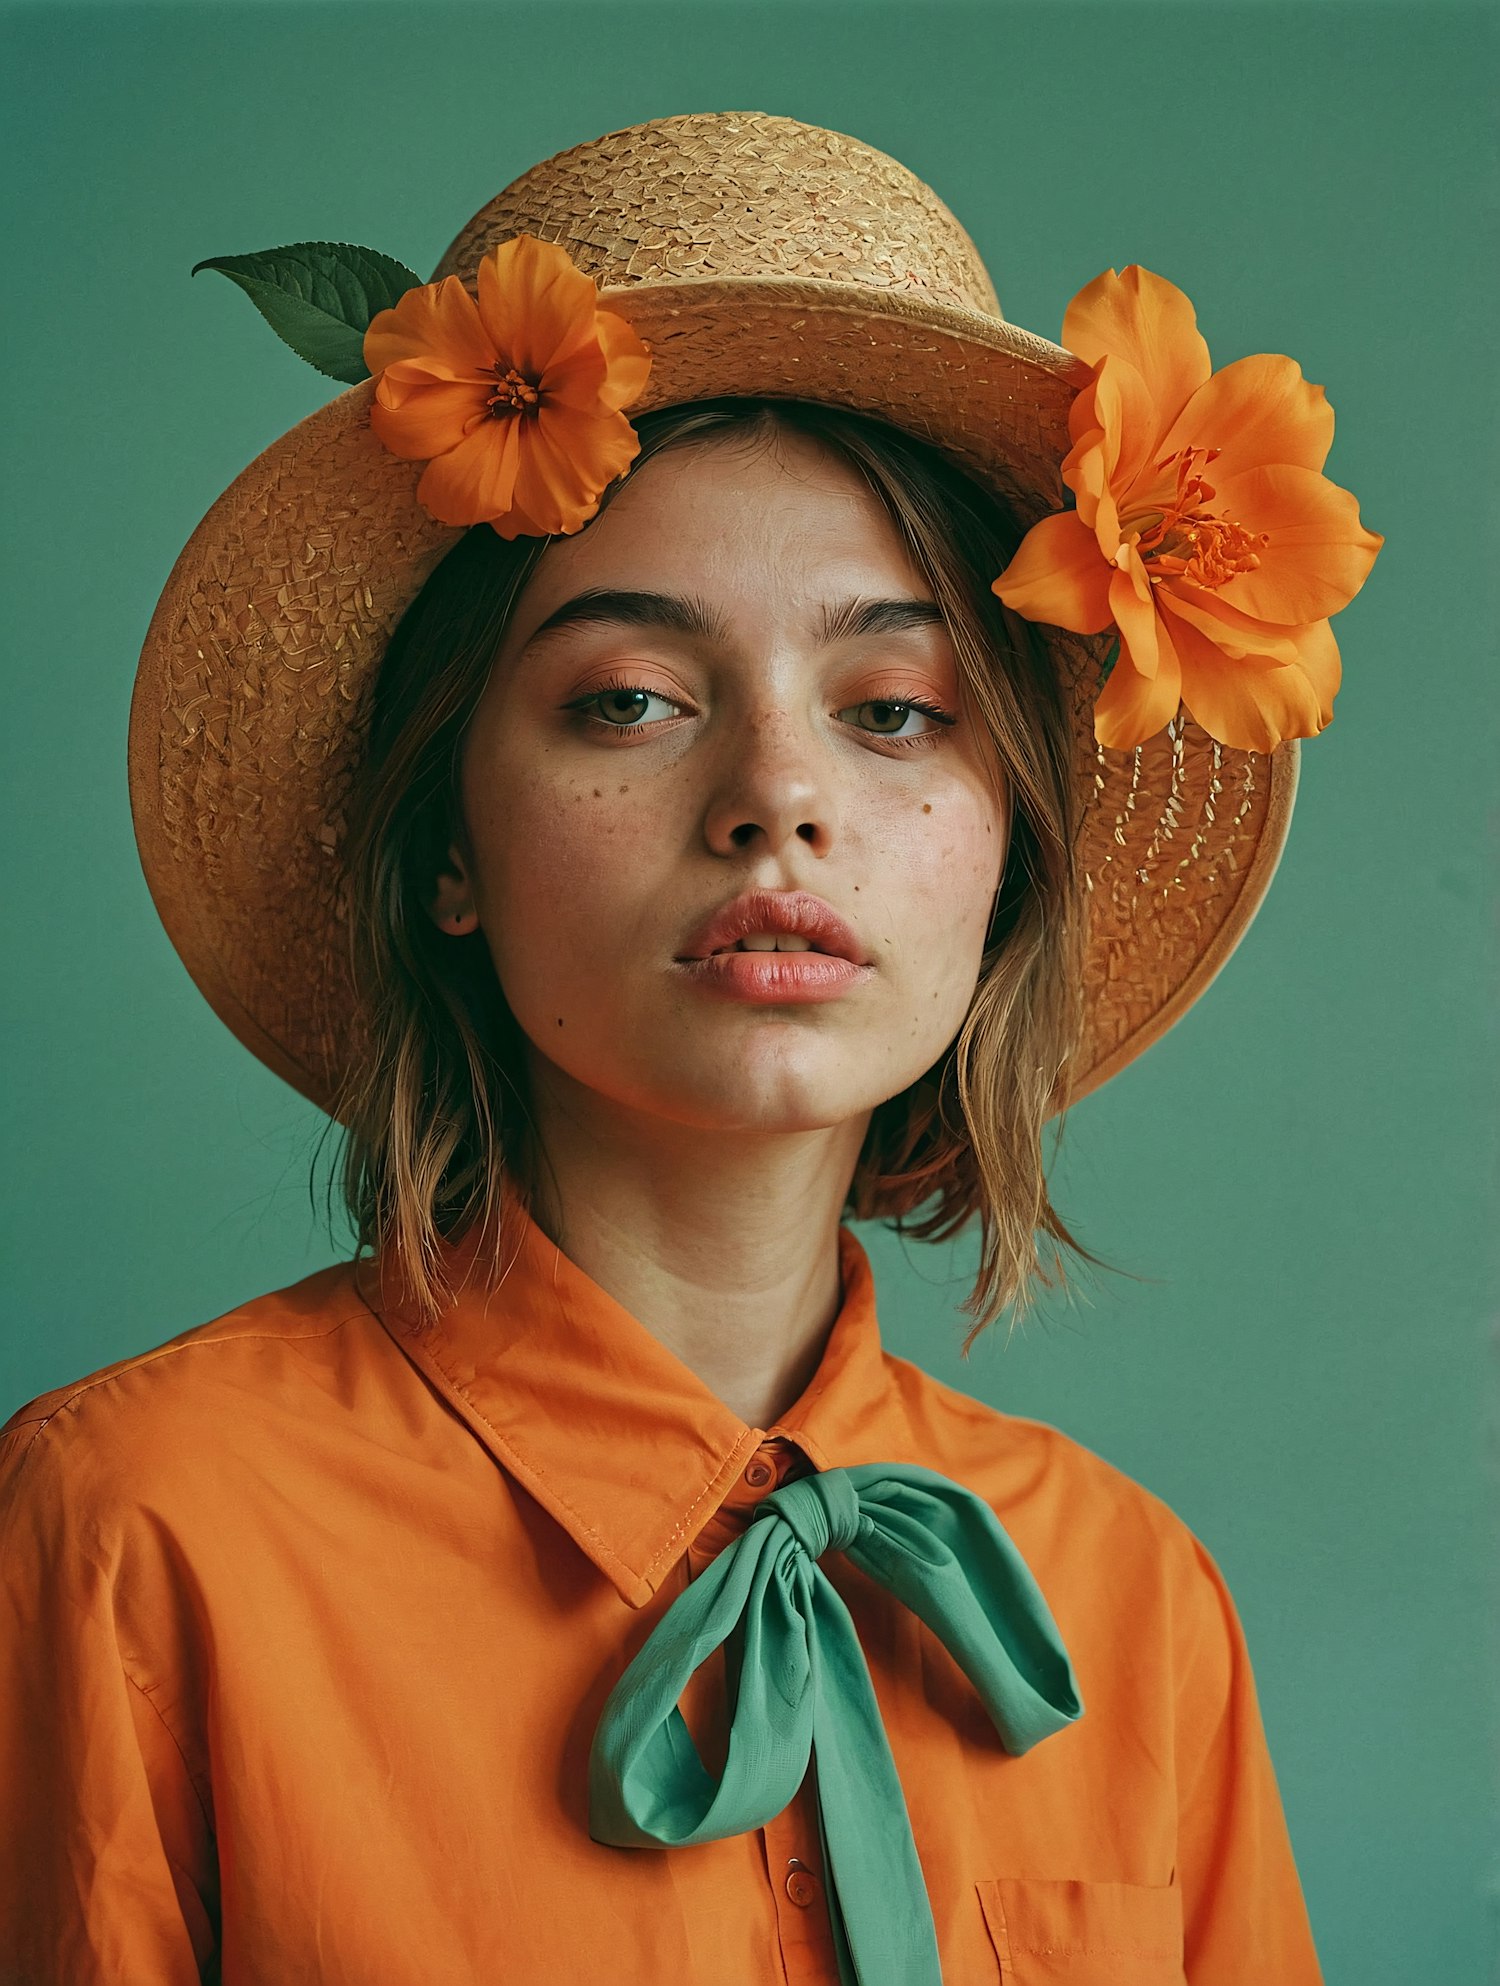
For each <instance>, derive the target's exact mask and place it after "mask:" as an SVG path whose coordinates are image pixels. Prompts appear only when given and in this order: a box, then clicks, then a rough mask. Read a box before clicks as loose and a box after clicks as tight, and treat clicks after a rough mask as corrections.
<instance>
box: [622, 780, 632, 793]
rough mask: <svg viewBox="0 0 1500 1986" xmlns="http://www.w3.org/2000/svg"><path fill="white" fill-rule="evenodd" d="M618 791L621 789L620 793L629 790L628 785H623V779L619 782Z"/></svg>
mask: <svg viewBox="0 0 1500 1986" xmlns="http://www.w3.org/2000/svg"><path fill="white" fill-rule="evenodd" d="M620 791H621V792H622V793H628V792H629V791H630V788H629V787H628V786H626V785H625V784H624V783H623V781H622V782H621V785H620Z"/></svg>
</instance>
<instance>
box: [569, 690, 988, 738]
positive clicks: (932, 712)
mask: <svg viewBox="0 0 1500 1986" xmlns="http://www.w3.org/2000/svg"><path fill="white" fill-rule="evenodd" d="M620 695H626V696H654V697H655V698H656V699H657V701H658V702H660V703H675V702H676V698H675V697H669V696H663V695H662V694H661V692H660V690H648V689H647V688H646V687H645V685H644V684H643V683H632V682H629V681H627V680H626V679H625V678H624V677H619V678H617V679H614V680H611V681H610V682H607V683H601V684H600V685H599V687H598V689H596V690H590V691H589V693H588V695H587V696H581V697H575V698H574V699H573V701H572V702H571V703H565V704H564V705H563V709H564V710H572V711H576V712H577V713H578V714H579V716H580V717H581V718H582V719H583V721H584V723H585V724H587V725H589V726H590V727H592V728H596V729H598V730H600V731H607V732H609V733H610V734H611V735H612V736H614V737H621V736H624V737H629V736H630V735H631V734H632V733H634V732H637V731H648V730H650V729H651V728H652V727H651V726H650V725H648V724H611V723H610V721H609V719H608V718H607V717H597V716H595V715H594V713H593V712H592V711H591V710H590V709H589V705H590V704H592V703H597V702H598V701H599V699H600V698H601V697H606V696H620ZM872 703H878V704H884V705H886V706H887V707H888V708H889V709H892V710H916V711H920V712H921V714H922V715H923V716H924V717H930V718H932V719H933V720H934V721H935V722H936V723H937V724H938V725H939V726H940V727H944V728H946V727H947V726H949V725H953V724H956V723H957V722H958V719H957V718H956V717H955V716H954V715H953V713H952V712H951V711H949V710H944V709H942V708H941V707H940V706H939V705H938V704H935V703H929V702H928V701H927V700H926V698H924V697H915V696H906V697H895V696H868V697H865V698H863V699H862V700H861V702H860V703H858V704H850V705H848V706H847V707H848V708H849V709H851V710H859V709H863V707H864V705H865V704H872ZM941 735H942V730H941V729H939V730H936V731H919V732H917V733H916V734H915V735H914V736H913V737H910V738H894V737H892V736H891V734H890V732H888V731H867V732H866V733H865V736H866V737H867V738H879V739H880V740H881V742H882V743H883V744H887V745H895V746H896V747H897V749H898V750H901V751H906V750H909V749H910V748H911V747H912V746H915V745H930V744H932V743H933V742H934V741H935V740H936V739H937V738H939V737H940V736H941Z"/></svg>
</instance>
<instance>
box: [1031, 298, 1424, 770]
mask: <svg viewBox="0 0 1500 1986" xmlns="http://www.w3.org/2000/svg"><path fill="white" fill-rule="evenodd" d="M1063 343H1064V344H1065V345H1066V346H1067V348H1068V349H1069V350H1070V351H1072V352H1075V353H1076V354H1077V355H1078V357H1079V358H1081V359H1083V360H1085V361H1086V362H1087V363H1088V364H1089V365H1091V366H1092V367H1093V378H1092V379H1091V380H1090V382H1089V383H1088V384H1087V385H1086V386H1084V387H1083V388H1082V390H1081V391H1080V392H1079V394H1078V396H1077V398H1076V399H1075V400H1074V402H1073V404H1072V407H1071V409H1070V410H1069V415H1068V428H1069V433H1070V434H1071V436H1072V441H1073V446H1072V448H1071V450H1070V451H1069V453H1068V455H1067V457H1066V459H1065V460H1064V462H1063V465H1062V477H1063V481H1064V482H1065V483H1066V484H1067V486H1068V488H1069V489H1070V490H1072V492H1073V494H1074V498H1075V504H1076V507H1075V508H1074V509H1072V510H1067V511H1059V512H1056V513H1054V514H1053V515H1052V516H1050V517H1044V518H1043V519H1042V520H1041V522H1040V523H1038V524H1036V525H1034V526H1033V527H1032V529H1031V530H1030V531H1028V532H1027V534H1026V536H1025V538H1024V539H1023V540H1022V542H1021V545H1020V547H1019V549H1018V551H1017V553H1016V556H1015V557H1014V558H1013V559H1012V560H1011V562H1010V564H1009V565H1008V566H1007V567H1006V569H1005V571H1004V572H1003V573H1002V574H1001V575H1000V577H999V578H998V579H997V580H995V582H994V591H995V592H996V593H997V594H998V595H999V597H1000V599H1001V600H1003V601H1004V602H1005V604H1006V606H1008V607H1012V608H1014V609H1015V611H1016V612H1017V613H1019V614H1024V615H1025V616H1026V618H1027V619H1028V620H1034V621H1048V622H1051V623H1052V624H1053V625H1054V626H1056V627H1065V628H1071V629H1073V630H1074V631H1075V632H1076V633H1078V634H1099V633H1102V632H1103V631H1104V629H1106V628H1108V627H1110V626H1111V625H1113V627H1114V629H1115V631H1116V633H1117V636H1118V642H1119V648H1118V655H1117V658H1116V660H1115V664H1114V667H1113V668H1112V669H1111V671H1110V674H1109V679H1108V681H1107V682H1106V684H1105V686H1104V688H1103V690H1102V691H1101V693H1100V695H1099V699H1098V702H1097V703H1096V705H1095V709H1094V735H1095V736H1096V737H1097V739H1098V740H1099V742H1100V744H1102V745H1112V746H1116V747H1121V748H1129V747H1130V746H1133V745H1138V744H1140V743H1141V742H1142V741H1143V740H1144V739H1146V738H1149V737H1151V736H1153V735H1154V734H1155V733H1156V732H1157V731H1159V730H1160V729H1161V728H1162V726H1163V725H1164V724H1166V723H1168V722H1169V721H1170V720H1171V719H1172V718H1173V717H1175V716H1176V714H1177V707H1178V704H1179V702H1181V703H1183V704H1185V705H1186V706H1187V709H1188V712H1189V714H1190V715H1191V716H1192V718H1193V719H1194V721H1195V722H1196V723H1197V724H1199V725H1201V727H1202V728H1203V729H1204V730H1205V731H1207V732H1208V733H1209V734H1210V736H1212V737H1215V738H1217V739H1218V740H1219V741H1220V742H1221V743H1222V744H1226V745H1232V746H1235V747H1237V748H1238V749H1240V750H1242V751H1252V752H1269V751H1272V750H1274V748H1275V747H1276V746H1277V745H1278V744H1280V743H1281V741H1282V739H1284V738H1310V737H1313V736H1314V735H1315V734H1316V733H1317V732H1319V731H1321V730H1322V729H1323V727H1324V726H1325V725H1326V724H1328V723H1329V722H1330V721H1331V720H1332V717H1333V699H1334V694H1335V692H1336V691H1337V689H1338V686H1339V680H1340V675H1341V665H1340V662H1339V651H1338V647H1337V644H1336V643H1335V641H1334V638H1333V634H1332V632H1331V630H1330V628H1329V625H1328V617H1329V616H1330V615H1331V614H1335V613H1337V612H1338V611H1339V609H1340V608H1341V607H1345V606H1347V605H1348V603H1349V602H1350V600H1352V599H1353V597H1354V595H1355V594H1356V593H1357V592H1358V591H1359V589H1360V587H1361V586H1362V585H1363V584H1364V582H1365V579H1366V577H1367V575H1368V573H1369V571H1370V567H1371V566H1372V565H1373V564H1374V561H1375V554H1376V553H1377V552H1378V551H1379V549H1380V547H1381V545H1382V544H1383V543H1384V542H1385V541H1384V539H1383V538H1381V537H1380V536H1379V535H1378V534H1377V533H1375V532H1373V531H1367V530H1365V529H1364V527H1363V526H1362V525H1361V523H1360V521H1359V505H1358V504H1357V503H1356V501H1355V499H1354V498H1353V497H1352V496H1351V495H1350V494H1349V492H1348V491H1347V490H1343V489H1340V488H1339V487H1338V485H1337V484H1335V483H1331V482H1330V481H1329V480H1328V478H1327V477H1326V476H1324V475H1322V474H1321V473H1320V471H1321V469H1322V466H1323V462H1324V459H1325V458H1326V456H1327V454H1328V449H1329V445H1330V444H1331V442H1332V440H1333V409H1332V408H1331V407H1330V406H1329V405H1328V402H1327V400H1326V399H1325V397H1324V394H1323V389H1322V387H1321V386H1314V385H1312V384H1311V383H1310V382H1309V381H1308V380H1305V379H1304V378H1303V377H1302V372H1301V369H1300V367H1299V366H1298V365H1297V364H1296V362H1295V361H1294V360H1292V359H1289V358H1284V357H1280V356H1276V355H1272V354H1268V353H1261V354H1259V355H1258V356H1257V357H1254V358H1246V359H1238V360H1236V361H1235V362H1234V364H1232V365H1227V366H1225V367H1223V368H1222V369H1221V370H1220V371H1218V372H1214V371H1213V370H1212V368H1211V366H1210V364H1209V357H1208V347H1207V345H1206V344H1205V343H1204V341H1203V339H1202V337H1201V336H1200V334H1199V332H1198V327H1197V322H1196V319H1195V317H1194V314H1193V307H1192V305H1191V304H1190V303H1189V302H1188V299H1187V298H1186V297H1185V296H1184V295H1183V293H1182V291H1181V290H1179V289H1177V288H1176V287H1175V286H1174V285H1173V284H1171V283H1169V282H1166V281H1165V280H1164V279H1163V278H1162V277H1160V276H1154V275H1152V273H1151V271H1150V270H1149V269H1142V268H1139V267H1138V266H1137V265H1136V264H1134V263H1132V264H1131V265H1130V266H1129V267H1128V268H1127V269H1125V270H1124V271H1123V273H1121V274H1119V275H1117V274H1116V273H1115V271H1114V270H1113V269H1107V270H1106V271H1105V272H1104V274H1103V275H1102V276H1098V277H1096V278H1095V280H1094V281H1093V282H1092V283H1089V284H1088V285H1087V286H1086V287H1085V288H1084V289H1082V290H1080V291H1079V292H1078V295H1077V296H1076V297H1074V299H1073V301H1072V302H1071V303H1070V304H1069V305H1068V309H1067V314H1066V316H1065V318H1064V320H1063Z"/></svg>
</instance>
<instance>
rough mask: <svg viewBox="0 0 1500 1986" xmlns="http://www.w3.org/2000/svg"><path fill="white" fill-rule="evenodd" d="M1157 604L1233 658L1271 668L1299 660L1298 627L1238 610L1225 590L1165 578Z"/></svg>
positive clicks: (1157, 589)
mask: <svg viewBox="0 0 1500 1986" xmlns="http://www.w3.org/2000/svg"><path fill="white" fill-rule="evenodd" d="M1156 604H1157V606H1158V607H1160V608H1161V609H1162V611H1163V612H1164V613H1169V614H1176V616H1177V617H1178V619H1179V620H1183V621H1187V622H1188V623H1189V624H1190V625H1191V626H1193V627H1195V628H1197V630H1198V632H1199V633H1200V634H1202V635H1206V636H1207V637H1208V639H1209V640H1210V641H1211V642H1212V643H1213V644H1214V646H1215V648H1221V649H1222V650H1223V651H1224V653H1225V654H1226V655H1227V656H1228V657H1229V659H1230V660H1231V661H1232V662H1245V663H1248V664H1249V665H1250V666H1251V667H1252V668H1261V669H1270V668H1274V667H1275V666H1276V665H1277V664H1278V663H1283V662H1295V661H1296V660H1297V656H1298V653H1299V651H1298V647H1297V640H1296V636H1297V632H1298V630H1297V629H1295V628H1288V627H1283V626H1280V625H1278V624H1275V623H1273V622H1271V621H1257V620H1254V619H1252V617H1251V616H1250V615H1249V614H1241V613H1239V612H1237V611H1236V610H1235V608H1233V607H1231V606H1230V605H1229V604H1228V603H1227V601H1225V600H1224V598H1223V596H1222V595H1221V594H1218V593H1211V592H1209V591H1207V590H1206V589H1205V588H1202V587H1195V586H1185V585H1184V584H1183V582H1182V581H1181V579H1172V580H1164V581H1162V582H1161V583H1160V584H1159V585H1158V586H1157V588H1156Z"/></svg>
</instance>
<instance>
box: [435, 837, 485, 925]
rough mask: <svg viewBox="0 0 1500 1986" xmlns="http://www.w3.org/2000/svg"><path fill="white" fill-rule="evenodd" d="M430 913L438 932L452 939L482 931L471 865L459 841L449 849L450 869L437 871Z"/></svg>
mask: <svg viewBox="0 0 1500 1986" xmlns="http://www.w3.org/2000/svg"><path fill="white" fill-rule="evenodd" d="M427 914H428V916H429V917H430V918H431V919H432V921H433V923H434V924H436V926H437V927H438V929H439V930H440V931H442V932H445V933H446V934H447V935H449V936H450V937H455V938H463V937H467V936H468V934H469V932H471V931H477V930H478V929H479V912H478V911H477V910H476V909H475V908H474V890H473V885H472V883H471V882H470V880H469V869H468V864H467V863H466V861H465V860H464V855H463V850H462V849H461V848H460V847H459V846H458V843H457V842H454V843H453V845H452V846H451V847H450V848H449V850H448V867H447V868H446V869H442V870H440V871H439V872H438V877H437V882H436V884H435V886H434V889H433V893H432V896H431V897H430V898H429V900H428V904H427Z"/></svg>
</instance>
